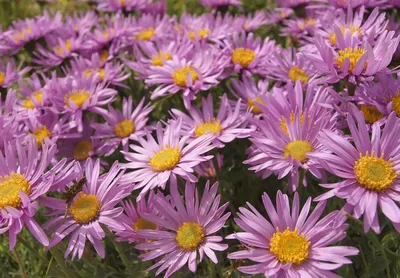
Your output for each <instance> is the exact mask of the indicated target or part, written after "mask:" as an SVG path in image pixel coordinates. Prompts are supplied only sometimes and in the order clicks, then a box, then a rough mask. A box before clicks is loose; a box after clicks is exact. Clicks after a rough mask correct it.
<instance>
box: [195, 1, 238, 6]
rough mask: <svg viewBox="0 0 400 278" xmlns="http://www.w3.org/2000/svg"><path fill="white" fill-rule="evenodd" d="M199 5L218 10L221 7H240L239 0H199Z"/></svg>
mask: <svg viewBox="0 0 400 278" xmlns="http://www.w3.org/2000/svg"><path fill="white" fill-rule="evenodd" d="M200 4H201V5H203V6H204V7H208V8H218V7H222V6H241V5H242V2H241V1H240V0H200Z"/></svg>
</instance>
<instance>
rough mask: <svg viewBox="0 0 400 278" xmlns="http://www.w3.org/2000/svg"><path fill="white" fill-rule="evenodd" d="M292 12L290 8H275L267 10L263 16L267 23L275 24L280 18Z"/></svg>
mask: <svg viewBox="0 0 400 278" xmlns="http://www.w3.org/2000/svg"><path fill="white" fill-rule="evenodd" d="M293 13H294V11H293V10H292V9H290V8H275V9H271V10H267V11H266V13H265V16H266V17H267V18H268V19H267V24H275V23H278V22H281V21H282V20H284V19H286V18H288V17H289V16H291V15H292V14H293Z"/></svg>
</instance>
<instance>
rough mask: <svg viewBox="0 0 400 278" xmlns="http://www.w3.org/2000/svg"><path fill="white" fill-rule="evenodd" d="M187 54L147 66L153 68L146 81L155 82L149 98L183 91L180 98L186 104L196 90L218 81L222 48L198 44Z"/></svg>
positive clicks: (222, 63) (207, 87)
mask: <svg viewBox="0 0 400 278" xmlns="http://www.w3.org/2000/svg"><path fill="white" fill-rule="evenodd" d="M194 51H195V52H194V55H193V57H190V58H182V59H179V58H178V57H173V59H172V60H168V61H165V63H164V65H163V66H162V67H159V66H151V67H150V69H151V70H152V71H153V74H151V75H150V76H149V77H148V79H146V80H145V82H146V84H147V85H158V84H161V85H160V86H158V87H157V88H156V89H155V90H154V91H153V92H152V94H151V99H156V98H158V97H161V96H165V95H170V94H176V93H178V92H179V91H183V100H184V104H185V107H186V108H190V106H191V104H190V102H191V101H192V100H193V99H194V98H195V97H196V94H197V93H198V92H199V91H205V90H208V89H210V88H211V87H213V86H215V85H217V84H218V83H219V80H218V78H219V77H221V75H222V73H223V71H224V70H225V67H226V65H227V62H228V60H227V59H226V57H225V56H224V54H223V52H222V51H220V50H217V49H216V48H215V47H199V48H198V49H197V48H196V49H194Z"/></svg>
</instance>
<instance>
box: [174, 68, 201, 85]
mask: <svg viewBox="0 0 400 278" xmlns="http://www.w3.org/2000/svg"><path fill="white" fill-rule="evenodd" d="M189 74H190V76H191V77H192V83H194V82H195V81H197V80H199V76H198V75H197V73H196V71H195V70H194V69H193V68H192V67H190V66H186V67H184V68H181V69H178V70H176V71H175V72H174V73H173V74H172V78H173V79H174V82H175V84H176V85H178V86H179V87H186V80H187V77H188V75H189Z"/></svg>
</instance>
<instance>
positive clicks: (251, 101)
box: [247, 97, 264, 114]
mask: <svg viewBox="0 0 400 278" xmlns="http://www.w3.org/2000/svg"><path fill="white" fill-rule="evenodd" d="M257 103H259V104H262V105H264V103H263V102H262V100H261V98H260V97H256V98H249V99H248V100H247V106H248V107H249V108H253V109H252V110H251V112H253V114H261V113H262V111H261V109H260V108H259V107H258V106H257V105H256V104H257Z"/></svg>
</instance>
